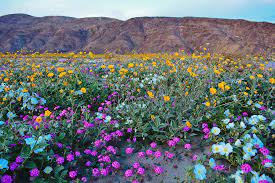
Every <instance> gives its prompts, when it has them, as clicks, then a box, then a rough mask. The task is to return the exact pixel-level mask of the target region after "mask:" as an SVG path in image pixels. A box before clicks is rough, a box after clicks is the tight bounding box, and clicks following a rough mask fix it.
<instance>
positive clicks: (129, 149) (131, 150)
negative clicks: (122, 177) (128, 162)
mask: <svg viewBox="0 0 275 183" xmlns="http://www.w3.org/2000/svg"><path fill="white" fill-rule="evenodd" d="M133 151H134V149H133V148H131V147H127V148H126V150H125V152H126V154H132V153H133Z"/></svg>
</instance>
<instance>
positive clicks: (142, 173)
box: [137, 167, 145, 175]
mask: <svg viewBox="0 0 275 183" xmlns="http://www.w3.org/2000/svg"><path fill="white" fill-rule="evenodd" d="M137 173H138V174H139V175H144V173H145V169H144V168H142V167H139V168H138V170H137Z"/></svg>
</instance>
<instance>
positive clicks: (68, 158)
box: [66, 154, 74, 162]
mask: <svg viewBox="0 0 275 183" xmlns="http://www.w3.org/2000/svg"><path fill="white" fill-rule="evenodd" d="M66 159H67V161H69V162H71V161H73V160H74V155H73V154H68V155H67V157H66Z"/></svg>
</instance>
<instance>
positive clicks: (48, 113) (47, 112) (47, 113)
mask: <svg viewBox="0 0 275 183" xmlns="http://www.w3.org/2000/svg"><path fill="white" fill-rule="evenodd" d="M51 114H52V112H51V111H49V110H46V111H45V113H44V115H45V116H46V117H48V116H50V115H51Z"/></svg>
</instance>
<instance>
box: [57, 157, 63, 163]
mask: <svg viewBox="0 0 275 183" xmlns="http://www.w3.org/2000/svg"><path fill="white" fill-rule="evenodd" d="M64 161H65V159H64V158H63V157H58V158H57V159H56V163H57V164H59V165H62V164H63V163H64Z"/></svg>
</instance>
